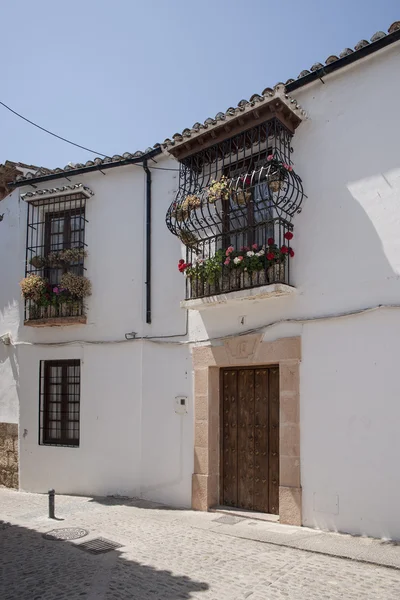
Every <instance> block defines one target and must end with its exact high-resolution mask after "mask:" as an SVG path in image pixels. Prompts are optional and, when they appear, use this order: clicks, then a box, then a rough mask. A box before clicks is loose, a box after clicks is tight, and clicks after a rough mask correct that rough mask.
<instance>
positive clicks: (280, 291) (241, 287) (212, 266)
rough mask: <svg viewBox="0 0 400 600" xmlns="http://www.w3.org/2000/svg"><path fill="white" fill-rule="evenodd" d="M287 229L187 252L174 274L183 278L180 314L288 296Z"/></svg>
mask: <svg viewBox="0 0 400 600" xmlns="http://www.w3.org/2000/svg"><path fill="white" fill-rule="evenodd" d="M292 229H293V227H292V226H291V224H290V223H288V222H287V221H285V220H283V219H279V218H278V219H275V220H271V221H269V222H266V223H263V224H262V225H259V226H255V227H248V228H245V229H242V230H240V231H236V232H235V233H230V234H229V236H227V235H217V236H214V237H212V238H208V239H207V240H204V241H203V242H198V243H196V244H193V245H192V246H189V247H187V251H186V261H183V260H182V259H181V260H180V261H179V263H178V268H179V270H180V271H181V273H183V274H184V276H185V277H186V298H185V300H184V301H183V302H182V303H181V306H182V307H184V308H189V309H190V308H192V309H196V310H201V309H203V308H207V307H209V306H214V305H217V304H226V303H228V302H238V301H242V300H250V299H262V298H271V297H277V296H283V295H288V294H292V293H294V292H295V288H294V287H292V286H291V285H290V270H291V265H290V263H291V258H292V257H293V256H294V250H293V248H292V247H291V241H292V238H293V233H292Z"/></svg>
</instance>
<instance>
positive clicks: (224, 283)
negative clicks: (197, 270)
mask: <svg viewBox="0 0 400 600" xmlns="http://www.w3.org/2000/svg"><path fill="white" fill-rule="evenodd" d="M240 277H241V274H240V273H239V272H238V271H230V272H228V273H225V274H224V275H223V276H222V280H221V291H222V292H232V291H234V290H237V289H238V288H239V287H240Z"/></svg>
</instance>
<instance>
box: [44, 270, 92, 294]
mask: <svg viewBox="0 0 400 600" xmlns="http://www.w3.org/2000/svg"><path fill="white" fill-rule="evenodd" d="M60 283H61V287H62V288H64V289H65V290H67V291H68V292H69V293H70V294H71V295H72V296H74V297H75V298H84V297H85V296H90V294H91V293H92V284H91V283H90V280H89V279H88V278H87V277H84V275H76V274H75V273H71V272H68V273H64V275H63V276H62V277H61V282H60ZM53 291H54V290H53Z"/></svg>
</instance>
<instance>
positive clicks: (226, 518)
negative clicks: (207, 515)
mask: <svg viewBox="0 0 400 600" xmlns="http://www.w3.org/2000/svg"><path fill="white" fill-rule="evenodd" d="M213 521H215V522H216V523H224V524H225V525H235V524H236V523H240V521H244V519H241V518H240V517H230V516H229V515H224V516H223V517H218V519H213Z"/></svg>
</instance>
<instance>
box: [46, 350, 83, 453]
mask: <svg viewBox="0 0 400 600" xmlns="http://www.w3.org/2000/svg"><path fill="white" fill-rule="evenodd" d="M80 383H81V367H80V361H79V360H46V361H44V360H42V361H40V388H39V396H40V413H39V444H46V445H51V446H79V422H80Z"/></svg>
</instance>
